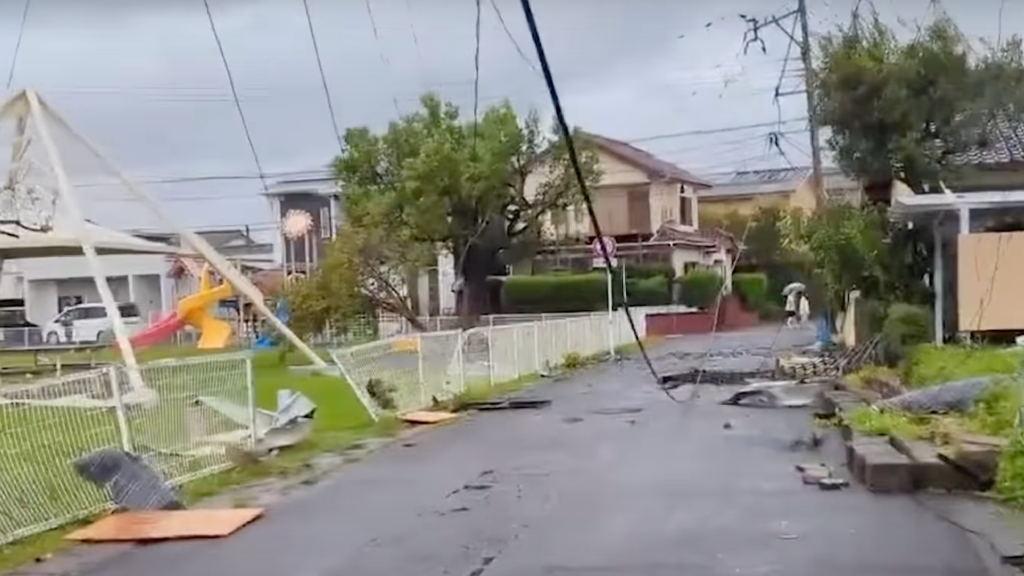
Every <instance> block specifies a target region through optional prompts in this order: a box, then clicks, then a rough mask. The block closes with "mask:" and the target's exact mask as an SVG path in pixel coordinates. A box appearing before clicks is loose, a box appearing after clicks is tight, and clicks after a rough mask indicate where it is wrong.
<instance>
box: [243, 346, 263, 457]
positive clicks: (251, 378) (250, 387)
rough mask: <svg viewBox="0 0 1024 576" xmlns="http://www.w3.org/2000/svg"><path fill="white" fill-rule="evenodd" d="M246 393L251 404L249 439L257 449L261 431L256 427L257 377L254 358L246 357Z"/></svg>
mask: <svg viewBox="0 0 1024 576" xmlns="http://www.w3.org/2000/svg"><path fill="white" fill-rule="evenodd" d="M245 393H246V396H247V401H248V403H249V406H248V408H249V437H250V438H251V440H252V447H253V448H255V447H256V443H257V442H259V440H260V439H259V438H257V436H258V435H259V431H258V429H257V426H256V411H257V406H256V377H255V375H254V373H253V368H252V356H246V357H245Z"/></svg>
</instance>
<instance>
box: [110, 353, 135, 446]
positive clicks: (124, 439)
mask: <svg viewBox="0 0 1024 576" xmlns="http://www.w3.org/2000/svg"><path fill="white" fill-rule="evenodd" d="M117 368H118V367H117V366H110V367H108V368H107V378H108V379H109V380H110V394H111V397H112V398H113V400H114V414H115V416H116V418H117V431H118V433H119V435H120V436H121V449H122V450H124V451H125V452H132V431H131V428H130V427H129V426H128V414H127V413H126V412H125V406H124V399H123V398H122V397H121V378H120V375H119V374H118V369H117Z"/></svg>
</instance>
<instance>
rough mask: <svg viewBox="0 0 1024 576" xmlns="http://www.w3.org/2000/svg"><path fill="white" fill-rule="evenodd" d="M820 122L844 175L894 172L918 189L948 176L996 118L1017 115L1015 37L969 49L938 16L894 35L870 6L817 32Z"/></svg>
mask: <svg viewBox="0 0 1024 576" xmlns="http://www.w3.org/2000/svg"><path fill="white" fill-rule="evenodd" d="M819 47H820V58H819V64H818V66H817V67H816V70H815V71H814V80H815V81H814V89H815V92H816V96H817V105H818V114H819V120H820V122H821V124H822V126H827V127H828V128H829V129H830V131H831V134H830V136H829V138H828V145H829V147H830V148H831V149H832V151H833V152H834V153H835V156H836V159H837V161H838V163H839V165H840V167H842V168H843V169H844V170H845V171H846V172H847V173H848V174H851V175H854V176H856V177H858V178H860V179H861V180H862V181H865V182H868V183H870V182H879V181H888V180H889V179H892V178H900V179H902V180H903V181H904V182H906V183H907V184H908V185H909V186H911V188H913V189H914V190H917V191H921V190H922V189H923V188H924V186H925V185H926V184H932V185H934V184H935V183H936V181H937V180H939V179H952V178H955V176H956V173H957V171H958V169H959V168H960V166H959V160H960V159H962V154H963V153H965V152H967V151H969V150H972V149H977V148H984V147H985V146H987V145H988V141H987V134H988V133H989V132H990V130H989V128H990V127H991V126H992V124H993V123H994V122H996V121H1009V122H1011V123H1016V122H1020V121H1021V120H1022V118H1021V114H1022V113H1024V58H1022V50H1021V39H1020V38H1019V37H1018V36H1013V37H1011V38H1010V39H1009V40H1007V41H1005V42H997V43H995V44H994V45H989V46H986V47H985V49H984V50H983V51H982V53H981V54H980V55H978V56H975V49H974V47H972V46H971V45H970V42H969V41H968V39H967V38H966V37H965V36H964V35H963V34H962V33H961V32H960V30H959V29H958V28H957V26H956V25H955V23H954V22H953V21H952V20H951V19H950V18H949V17H947V16H945V15H943V16H940V17H938V18H936V19H935V20H934V21H932V22H930V23H928V24H927V25H925V26H923V27H922V28H920V29H919V30H918V32H917V34H916V35H915V36H914V37H913V38H911V39H909V40H907V41H901V40H900V39H899V38H898V37H897V35H896V34H895V32H894V31H893V30H892V28H890V27H889V26H887V25H886V24H885V23H883V22H882V21H881V20H880V19H879V17H878V15H877V14H874V13H873V14H870V15H868V16H861V15H855V16H854V18H853V20H852V21H851V22H850V23H849V24H848V25H847V26H845V27H841V28H839V29H838V30H836V31H834V32H832V33H830V34H826V35H825V36H824V37H823V38H822V39H821V40H820V45H819Z"/></svg>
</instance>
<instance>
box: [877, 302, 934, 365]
mask: <svg viewBox="0 0 1024 576" xmlns="http://www.w3.org/2000/svg"><path fill="white" fill-rule="evenodd" d="M931 338H932V326H931V312H930V311H929V310H928V309H927V308H925V307H923V306H915V305H913V304H902V303H896V304H893V305H892V306H890V307H889V310H888V311H887V312H886V316H885V322H883V323H882V338H881V341H880V342H879V348H880V351H881V353H882V359H883V360H884V361H885V362H887V363H889V364H893V365H894V364H896V363H898V362H901V361H902V360H904V359H905V358H906V357H907V355H908V353H909V352H910V350H911V349H912V348H913V347H915V346H918V345H920V344H926V343H928V342H929V341H930V340H931Z"/></svg>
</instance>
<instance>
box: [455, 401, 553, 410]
mask: <svg viewBox="0 0 1024 576" xmlns="http://www.w3.org/2000/svg"><path fill="white" fill-rule="evenodd" d="M550 405H551V400H547V399H544V398H499V399H497V400H481V401H479V402H467V403H466V404H464V406H465V408H466V409H468V410H481V411H487V410H524V409H538V408H547V407H548V406H550Z"/></svg>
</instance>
